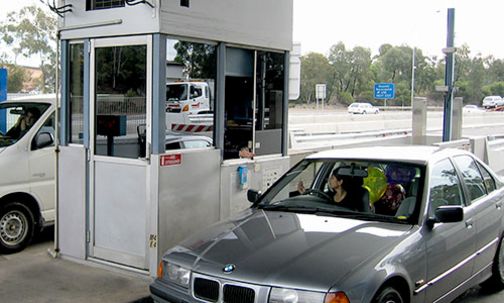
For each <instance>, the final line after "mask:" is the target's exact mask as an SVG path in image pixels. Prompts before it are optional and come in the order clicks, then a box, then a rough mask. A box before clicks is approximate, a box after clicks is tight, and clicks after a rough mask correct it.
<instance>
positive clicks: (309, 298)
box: [268, 288, 350, 303]
mask: <svg viewBox="0 0 504 303" xmlns="http://www.w3.org/2000/svg"><path fill="white" fill-rule="evenodd" d="M268 303H350V301H349V300H348V298H347V296H346V295H345V293H344V292H341V291H339V292H331V293H321V292H312V291H303V290H296V289H289V288H272V289H271V293H270V297H269V301H268Z"/></svg>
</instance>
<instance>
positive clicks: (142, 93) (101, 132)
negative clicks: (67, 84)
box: [95, 45, 147, 158]
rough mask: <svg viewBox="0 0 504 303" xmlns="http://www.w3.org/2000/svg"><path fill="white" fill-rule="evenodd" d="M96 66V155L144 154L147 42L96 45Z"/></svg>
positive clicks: (139, 155) (128, 156) (129, 156)
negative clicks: (108, 45) (97, 46)
mask: <svg viewBox="0 0 504 303" xmlns="http://www.w3.org/2000/svg"><path fill="white" fill-rule="evenodd" d="M95 69H96V95H95V112H96V117H95V153H96V155H103V156H114V157H123V158H143V157H145V152H146V151H145V147H146V140H145V138H146V130H145V129H146V128H145V125H146V113H147V111H146V83H147V82H146V81H147V80H146V76H147V46H146V45H130V46H115V47H100V48H96V49H95Z"/></svg>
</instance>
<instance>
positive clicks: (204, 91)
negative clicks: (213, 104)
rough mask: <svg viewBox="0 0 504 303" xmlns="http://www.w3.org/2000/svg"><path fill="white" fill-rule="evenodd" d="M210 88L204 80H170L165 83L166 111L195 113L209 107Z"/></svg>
mask: <svg viewBox="0 0 504 303" xmlns="http://www.w3.org/2000/svg"><path fill="white" fill-rule="evenodd" d="M210 98H211V90H210V86H209V85H208V82H206V81H201V82H200V81H189V82H170V83H167V84H166V111H167V112H170V113H187V114H197V113H198V112H200V111H202V110H209V109H210Z"/></svg>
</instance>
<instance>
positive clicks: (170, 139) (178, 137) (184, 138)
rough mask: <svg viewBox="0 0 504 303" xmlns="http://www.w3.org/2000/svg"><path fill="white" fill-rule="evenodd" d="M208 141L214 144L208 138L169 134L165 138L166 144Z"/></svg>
mask: <svg viewBox="0 0 504 303" xmlns="http://www.w3.org/2000/svg"><path fill="white" fill-rule="evenodd" d="M196 140H197V141H206V142H209V143H212V141H211V139H210V138H209V137H206V136H191V135H189V136H185V135H174V134H168V135H166V136H165V143H173V142H180V141H196Z"/></svg>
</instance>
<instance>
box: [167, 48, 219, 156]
mask: <svg viewBox="0 0 504 303" xmlns="http://www.w3.org/2000/svg"><path fill="white" fill-rule="evenodd" d="M166 53H167V56H166V100H165V105H166V127H167V146H166V148H167V149H173V148H172V147H173V146H172V145H168V139H169V140H170V141H172V140H173V136H175V137H177V138H178V139H177V140H179V141H180V142H182V144H180V148H198V147H199V145H191V144H184V142H189V141H191V140H194V139H198V138H194V137H195V136H196V137H198V136H200V137H205V138H202V140H203V141H205V142H210V143H211V144H210V145H213V140H212V138H213V126H214V125H213V124H214V115H213V114H214V108H215V79H216V75H217V48H216V46H215V45H211V44H205V43H195V42H188V41H183V40H177V39H170V38H168V39H167V41H166ZM169 136H170V138H169Z"/></svg>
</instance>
